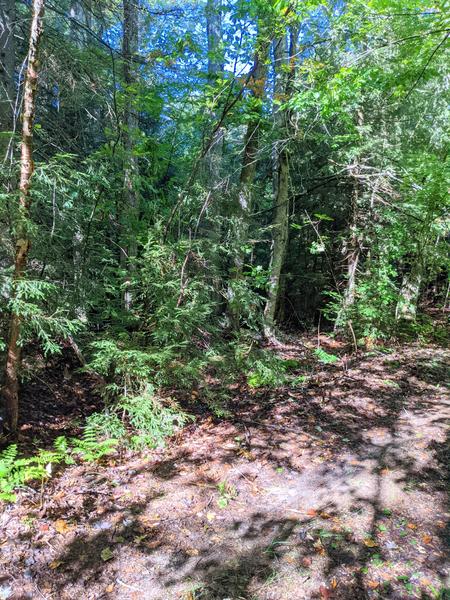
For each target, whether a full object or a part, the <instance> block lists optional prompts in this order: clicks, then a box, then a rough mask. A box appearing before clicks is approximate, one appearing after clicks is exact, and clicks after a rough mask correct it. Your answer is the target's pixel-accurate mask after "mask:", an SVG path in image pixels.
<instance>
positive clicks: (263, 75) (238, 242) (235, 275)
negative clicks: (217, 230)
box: [227, 35, 270, 329]
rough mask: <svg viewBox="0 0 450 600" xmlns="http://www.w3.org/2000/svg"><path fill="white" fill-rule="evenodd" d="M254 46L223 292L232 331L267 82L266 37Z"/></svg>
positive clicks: (237, 309) (237, 311)
mask: <svg viewBox="0 0 450 600" xmlns="http://www.w3.org/2000/svg"><path fill="white" fill-rule="evenodd" d="M256 44H257V47H256V52H255V60H254V63H253V68H252V73H251V76H250V80H249V88H250V90H251V93H252V96H253V98H255V99H256V100H257V101H258V104H256V107H257V108H255V109H254V113H253V118H252V119H251V120H250V121H249V123H248V125H247V130H246V133H245V138H244V150H243V157H242V167H241V173H240V177H239V188H238V193H237V205H236V211H235V216H236V225H235V228H234V232H233V233H234V242H235V248H236V250H235V256H234V260H233V269H232V273H231V281H230V283H229V286H228V291H227V302H228V312H229V315H230V318H231V322H232V327H233V329H238V328H239V318H240V307H239V302H238V301H237V300H236V293H235V289H233V288H234V287H235V286H236V284H237V282H238V281H239V280H240V279H242V271H243V268H244V260H245V252H244V250H243V246H244V244H245V243H246V241H247V237H248V230H249V225H250V217H251V212H252V204H253V202H252V196H253V184H254V181H255V176H256V166H257V160H258V151H259V128H260V125H261V117H262V101H263V97H264V89H265V86H266V81H267V64H266V63H267V55H268V51H269V47H270V44H269V41H268V40H267V36H266V35H264V36H260V37H258V39H257V42H256Z"/></svg>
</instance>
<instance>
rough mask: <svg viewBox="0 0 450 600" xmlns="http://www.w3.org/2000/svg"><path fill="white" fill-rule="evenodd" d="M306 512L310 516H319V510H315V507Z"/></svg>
mask: <svg viewBox="0 0 450 600" xmlns="http://www.w3.org/2000/svg"><path fill="white" fill-rule="evenodd" d="M306 514H307V515H308V517H317V510H315V509H314V508H310V509H308V510H307V511H306Z"/></svg>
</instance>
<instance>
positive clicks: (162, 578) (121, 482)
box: [0, 347, 450, 600]
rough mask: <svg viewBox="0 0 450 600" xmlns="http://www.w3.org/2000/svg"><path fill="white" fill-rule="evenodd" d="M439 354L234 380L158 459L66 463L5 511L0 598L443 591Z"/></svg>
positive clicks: (444, 364) (444, 368)
mask: <svg viewBox="0 0 450 600" xmlns="http://www.w3.org/2000/svg"><path fill="white" fill-rule="evenodd" d="M449 358H450V353H446V352H444V351H442V350H438V349H434V348H415V347H410V348H406V349H404V350H402V351H398V352H396V353H394V354H389V355H382V354H376V355H372V356H366V357H363V358H360V359H357V360H355V361H354V364H353V365H350V366H348V369H347V370H346V371H344V370H343V368H342V364H339V365H336V366H333V367H330V368H327V370H326V372H324V373H322V374H319V375H318V376H317V377H316V378H315V379H314V380H312V381H310V382H309V384H308V385H307V386H305V388H304V389H300V388H295V389H288V388H283V389H277V390H272V391H267V390H265V391H263V392H260V393H257V394H253V395H251V394H249V393H248V391H247V392H246V393H244V392H242V390H238V389H237V390H236V398H235V399H234V401H233V418H232V419H228V420H224V421H222V422H218V423H214V422H213V421H212V419H211V418H207V419H205V420H203V422H201V423H200V424H196V425H192V426H190V427H188V428H187V429H186V430H184V432H183V433H182V434H181V435H180V436H179V438H178V439H177V440H175V441H174V443H173V444H172V445H171V447H170V448H169V449H167V450H165V451H158V452H157V453H149V455H148V457H145V458H140V459H139V460H134V461H130V462H127V463H125V464H123V463H122V464H120V465H113V464H111V465H105V466H104V467H93V466H90V467H72V468H70V469H67V470H66V472H65V473H64V474H63V475H62V477H61V478H60V479H58V480H55V481H54V482H53V484H52V488H49V489H48V490H47V491H46V492H45V494H44V497H43V502H42V507H40V506H37V507H36V503H37V502H38V498H36V494H34V495H32V494H30V497H29V498H28V499H26V497H24V498H22V505H21V506H19V505H16V506H12V507H9V508H7V509H5V510H4V511H3V514H2V516H1V521H0V526H1V528H2V531H1V539H0V544H1V546H0V550H1V552H2V554H1V572H0V573H1V575H2V577H0V598H6V597H8V595H7V594H8V593H9V594H10V597H14V598H48V599H58V600H59V599H69V598H70V599H73V598H80V599H81V598H83V599H91V598H92V599H94V598H96V599H97V598H121V599H124V600H125V599H127V600H128V599H148V600H172V599H173V600H175V599H184V600H200V599H201V600H206V599H208V600H212V599H215V600H216V599H217V600H219V599H220V600H224V599H230V600H231V599H232V600H239V599H248V600H250V599H254V600H269V599H271V600H292V599H297V598H298V599H301V598H305V599H310V598H323V599H327V598H336V599H341V598H342V599H346V598H349V599H350V598H352V599H354V598H358V599H359V598H361V599H362V598H444V597H445V596H444V593H445V592H444V591H443V590H444V588H445V586H446V585H447V587H448V583H447V584H446V583H445V582H446V566H447V567H448V564H447V565H446V563H445V555H446V551H445V547H444V540H445V535H446V529H445V527H446V523H447V520H448V513H447V511H448V506H447V504H446V502H447V484H448V481H447V478H446V473H445V466H446V465H447V464H448V455H446V448H448V439H447V440H446V433H447V431H448V419H449V418H450V397H449V394H448V388H447V389H446V387H445V381H448V365H449ZM446 456H447V458H446ZM37 496H38V495H37ZM2 594H3V595H2ZM439 594H441V595H439Z"/></svg>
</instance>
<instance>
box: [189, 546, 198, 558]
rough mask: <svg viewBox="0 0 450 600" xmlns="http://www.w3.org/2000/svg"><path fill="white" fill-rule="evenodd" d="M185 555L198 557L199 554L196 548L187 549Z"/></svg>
mask: <svg viewBox="0 0 450 600" xmlns="http://www.w3.org/2000/svg"><path fill="white" fill-rule="evenodd" d="M186 554H189V556H198V554H199V552H198V550H197V548H188V549H187V550H186Z"/></svg>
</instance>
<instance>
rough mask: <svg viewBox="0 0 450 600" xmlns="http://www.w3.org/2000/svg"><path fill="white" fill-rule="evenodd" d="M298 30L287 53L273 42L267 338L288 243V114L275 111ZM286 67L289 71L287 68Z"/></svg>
mask: <svg viewBox="0 0 450 600" xmlns="http://www.w3.org/2000/svg"><path fill="white" fill-rule="evenodd" d="M297 37H298V32H297V30H295V29H293V30H292V31H291V32H290V36H289V51H288V53H287V52H286V42H287V36H286V35H284V36H282V37H280V38H279V39H278V40H276V41H275V44H274V60H275V75H276V79H275V90H274V92H275V94H274V95H275V101H276V104H275V109H274V111H275V115H274V116H275V125H276V128H277V129H278V131H279V134H280V137H281V140H278V141H277V142H276V143H275V147H274V186H273V187H274V201H275V202H274V203H275V212H274V218H273V224H272V253H271V262H270V276H269V288H268V295H267V302H266V307H265V310H264V333H265V335H266V336H267V337H273V336H274V334H275V322H276V315H277V308H278V305H279V302H280V298H281V291H282V285H281V273H282V270H283V266H284V262H285V258H286V252H287V246H288V242H289V156H288V148H287V144H288V139H289V135H290V114H289V112H288V111H280V110H279V109H278V106H279V104H277V103H279V102H281V103H282V102H285V101H286V99H287V98H288V97H289V95H290V93H291V90H292V82H293V79H294V76H295V65H296V55H297ZM287 65H288V69H286V66H287Z"/></svg>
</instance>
